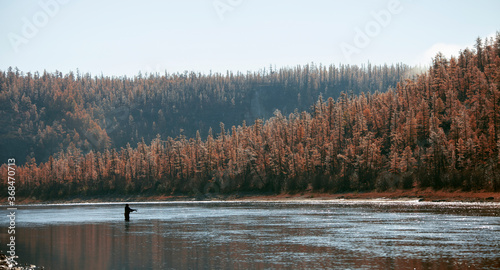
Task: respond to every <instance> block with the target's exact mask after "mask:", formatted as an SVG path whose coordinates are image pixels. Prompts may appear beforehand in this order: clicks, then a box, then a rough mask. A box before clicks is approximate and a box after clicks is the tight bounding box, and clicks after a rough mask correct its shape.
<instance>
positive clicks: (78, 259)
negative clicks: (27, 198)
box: [0, 201, 500, 269]
mask: <svg viewBox="0 0 500 270" xmlns="http://www.w3.org/2000/svg"><path fill="white" fill-rule="evenodd" d="M123 207H124V205H123V204H73V205H46V206H24V207H19V210H18V211H17V219H16V226H17V228H16V250H17V254H18V256H19V259H18V261H20V262H29V263H33V264H36V265H40V266H45V268H46V269H277V268H278V269H283V268H289V269H297V268H300V269H304V268H309V269H318V268H324V269H327V268H331V269H414V268H415V269H500V204H496V203H490V204H480V203H428V202H390V201H366V202H363V201H330V202H324V201H316V202H314V201H307V202H175V203H133V204H131V207H132V208H136V209H138V210H139V211H138V212H134V213H132V214H131V221H130V222H125V221H124V220H123ZM2 210H3V212H4V213H6V210H5V207H4V208H2ZM7 224H8V218H7V217H5V216H4V218H2V219H0V226H1V227H3V228H5V229H2V230H0V240H1V244H2V245H1V247H0V249H1V250H3V251H4V252H5V250H6V243H7V239H8V234H7V227H8V225H7Z"/></svg>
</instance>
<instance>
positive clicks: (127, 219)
mask: <svg viewBox="0 0 500 270" xmlns="http://www.w3.org/2000/svg"><path fill="white" fill-rule="evenodd" d="M134 211H137V210H136V209H132V208H130V207H129V206H128V204H126V205H125V221H129V220H130V212H134Z"/></svg>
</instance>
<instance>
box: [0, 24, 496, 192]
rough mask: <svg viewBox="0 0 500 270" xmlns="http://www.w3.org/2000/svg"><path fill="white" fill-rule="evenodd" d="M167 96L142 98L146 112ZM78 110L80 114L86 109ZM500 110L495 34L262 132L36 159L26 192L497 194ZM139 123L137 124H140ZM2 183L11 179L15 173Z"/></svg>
mask: <svg viewBox="0 0 500 270" xmlns="http://www.w3.org/2000/svg"><path fill="white" fill-rule="evenodd" d="M274 74H275V73H271V74H270V75H268V76H276V75H274ZM320 74H321V73H320ZM22 78H25V77H22ZM61 78H62V77H61ZM225 78H230V76H228V77H225ZM62 80H63V81H64V80H67V79H62ZM89 80H90V79H89ZM103 80H104V79H103ZM186 80H187V78H186ZM4 81H5V80H4ZM73 81H74V80H73ZM111 81H113V80H110V82H111ZM320 81H321V80H320ZM285 82H286V80H285ZM228 84H229V83H228ZM285 85H286V83H285ZM313 85H314V84H313ZM281 86H283V85H281ZM117 88H118V87H117ZM144 88H145V89H146V88H148V87H147V84H146V86H144ZM35 89H37V88H35ZM113 89H114V88H113ZM306 89H314V88H306ZM318 89H319V86H318ZM139 92H140V91H139ZM178 93H182V92H178ZM94 95H95V96H97V97H96V100H100V98H99V97H98V96H99V95H98V94H97V93H96V94H94ZM115 98H116V97H114V98H110V100H115ZM158 99H160V98H159V97H155V96H154V95H144V96H143V100H144V101H145V102H146V104H147V101H148V100H158ZM104 100H106V99H104ZM122 100H125V97H122ZM96 102H97V101H96ZM72 104H73V106H74V107H73V108H75V109H74V110H75V111H82V110H78V109H76V108H80V106H81V105H79V103H78V102H76V101H75V102H73V103H72ZM187 104H188V103H186V106H187ZM499 106H500V35H498V34H497V37H496V40H486V41H485V42H484V44H483V41H482V40H480V39H478V40H477V42H476V46H475V48H474V49H473V50H470V49H466V50H464V51H462V52H460V54H459V55H458V56H457V57H452V58H451V59H446V58H445V57H444V56H443V55H442V54H438V55H437V56H436V57H435V58H434V59H433V62H432V65H431V67H430V68H429V70H428V71H427V72H425V73H424V74H421V75H418V76H416V77H415V78H414V79H406V80H404V81H402V82H400V83H397V85H396V87H395V88H394V89H392V88H389V90H388V91H386V92H376V93H370V92H367V93H364V92H361V93H360V94H358V95H349V94H346V93H341V94H340V96H339V97H338V98H337V99H334V98H328V99H325V98H323V97H321V96H320V97H319V99H317V101H316V102H314V103H312V109H311V110H310V111H302V112H299V111H295V112H293V113H289V114H284V113H282V112H280V111H278V110H276V111H275V112H274V115H273V117H271V118H269V119H268V120H266V121H263V120H262V119H260V118H258V119H257V120H255V121H254V122H253V124H252V125H250V124H248V125H247V124H245V123H244V122H243V124H241V125H232V126H231V125H225V124H222V123H221V124H220V126H219V128H217V129H216V130H215V129H214V130H212V131H211V132H209V134H208V136H207V137H206V139H205V136H203V137H202V136H201V135H200V134H199V133H197V135H196V136H195V137H194V138H187V137H185V136H179V137H178V138H176V139H172V138H164V137H162V136H157V137H156V138H155V139H153V140H152V141H151V143H149V142H148V143H146V142H145V140H144V141H139V142H138V143H137V145H132V144H128V145H127V146H125V147H123V148H119V149H115V148H107V149H105V150H103V151H94V150H90V151H89V152H84V151H82V149H80V148H79V147H78V146H76V145H74V144H72V143H71V142H70V144H71V146H70V147H69V148H67V149H66V150H65V151H64V152H61V153H59V154H58V155H56V156H55V157H50V158H49V160H48V161H47V162H44V163H35V162H34V160H30V162H29V163H28V164H27V165H25V166H23V167H21V168H19V170H18V172H17V173H18V175H19V180H18V188H19V190H20V194H21V195H23V196H34V197H37V198H58V197H59V198H63V197H65V196H74V195H99V194H145V193H147V194H196V193H198V192H207V191H220V192H223V193H232V192H240V191H257V192H264V191H266V192H269V191H271V192H275V193H280V192H297V191H304V190H314V191H318V192H346V191H372V190H379V191H383V190H388V189H410V188H413V187H420V188H426V187H431V188H434V189H442V188H446V189H461V190H464V191H468V190H488V191H495V192H498V191H500V142H499V139H500V134H499V132H500V109H499ZM195 107H196V106H195ZM89 111H90V112H89V113H88V117H87V118H85V117H81V118H80V119H90V120H89V123H94V125H95V126H96V130H100V131H102V132H104V130H105V129H102V128H101V129H99V128H100V126H99V125H98V124H97V123H96V122H92V121H93V120H92V119H94V118H93V117H92V115H97V113H94V114H93V113H92V112H93V110H90V109H89ZM45 113H46V114H50V113H53V112H50V111H49V110H47V111H46V112H45ZM67 115H68V116H70V114H67ZM68 118H69V117H68ZM115 118H116V117H115ZM131 118H132V117H130V116H129V121H130V122H131V125H132V123H137V124H142V122H139V121H136V120H132V119H131ZM86 124H88V123H86ZM89 125H92V124H89ZM146 127H147V126H146ZM146 127H144V128H146ZM55 130H57V129H55ZM117 132H118V131H117ZM96 134H99V133H98V132H96ZM107 143H108V144H109V142H107ZM108 146H109V145H108ZM1 175H2V177H4V176H5V175H7V173H6V166H5V165H4V166H3V167H2V172H1ZM5 182H6V181H2V183H5Z"/></svg>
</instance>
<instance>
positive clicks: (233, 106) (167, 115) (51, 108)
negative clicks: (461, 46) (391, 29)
mask: <svg viewBox="0 0 500 270" xmlns="http://www.w3.org/2000/svg"><path fill="white" fill-rule="evenodd" d="M413 73H414V72H412V69H411V68H410V67H408V66H406V65H393V66H386V65H384V66H372V65H370V64H369V65H367V66H363V67H358V66H343V65H341V66H338V67H336V66H333V65H331V66H321V65H320V66H316V65H305V66H297V67H295V68H282V69H278V70H273V69H268V70H262V71H260V72H256V73H247V74H242V73H237V74H233V73H229V72H228V73H227V74H209V75H204V74H195V73H187V72H186V73H183V74H154V75H151V74H150V75H145V76H142V75H138V76H136V77H134V78H126V77H121V78H116V77H114V78H110V77H103V76H101V77H91V75H89V74H84V75H81V74H79V73H76V74H74V73H69V74H61V73H60V72H55V73H46V72H44V73H43V74H38V73H34V74H30V73H26V74H24V73H22V72H20V71H18V70H16V69H9V70H8V71H4V72H0V108H1V111H0V124H1V126H2V129H1V131H0V149H2V151H0V152H1V153H0V160H3V161H5V160H6V159H7V158H9V157H15V158H16V159H17V160H18V163H20V164H23V163H24V161H25V158H26V157H27V156H29V157H30V158H31V157H32V158H35V159H36V161H38V162H45V161H47V160H48V158H49V156H50V155H57V153H59V152H60V151H64V150H65V149H68V148H69V147H70V146H71V147H76V148H78V149H79V150H80V151H82V153H88V152H89V151H90V150H93V151H94V152H95V151H103V150H105V149H112V148H118V149H119V148H120V147H125V146H126V145H127V143H130V145H132V146H135V145H137V143H138V142H140V141H141V140H142V139H144V141H145V142H150V141H151V140H152V139H154V138H155V137H156V135H157V134H159V135H160V136H161V138H164V139H166V138H167V137H173V138H175V137H179V136H186V137H187V138H194V137H195V135H196V131H199V132H200V134H201V136H202V137H204V138H206V136H207V135H208V132H209V129H210V127H212V128H213V129H218V128H219V124H220V123H221V122H222V123H225V124H226V126H228V127H230V126H232V125H240V124H241V123H242V122H243V121H244V120H245V121H246V122H247V123H253V122H254V120H255V119H257V118H261V119H267V118H269V117H271V116H272V114H273V112H274V111H275V110H276V109H278V110H280V111H281V112H282V113H284V114H288V113H291V112H294V110H295V109H298V110H299V111H303V110H309V109H310V106H311V105H312V104H313V103H314V102H315V100H316V99H317V98H318V96H319V95H320V94H321V95H323V97H324V98H325V99H326V98H328V97H333V98H337V97H339V94H340V92H341V91H343V92H346V93H349V94H350V95H352V94H359V93H361V92H366V93H374V92H376V91H381V92H384V91H386V90H387V89H388V88H389V87H396V84H397V82H399V81H401V80H402V79H404V78H408V77H409V76H411V75H412V74H413ZM0 163H3V162H0Z"/></svg>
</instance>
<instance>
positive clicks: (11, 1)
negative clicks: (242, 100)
mask: <svg viewBox="0 0 500 270" xmlns="http://www.w3.org/2000/svg"><path fill="white" fill-rule="evenodd" d="M499 11H500V1H498V0H478V1H465V0H458V1H436V0H380V1H378V0H377V1H373V0H363V1H361V0H360V1H336V0H274V1H273V0H164V1H153V0H145V1H137V0H136V1H129V0H106V1H97V0H85V1H83V0H36V1H29V0H25V1H18V0H1V1H0V70H6V69H7V68H8V67H9V66H12V67H18V68H19V69H20V70H21V71H24V72H28V71H30V72H34V71H40V72H42V71H43V70H47V71H48V72H54V71H55V70H59V71H62V72H63V73H67V72H69V71H76V69H77V68H78V69H79V70H80V72H81V73H86V72H90V73H92V75H100V74H101V73H103V74H104V75H110V76H122V75H127V76H134V75H137V74H138V72H139V71H142V72H143V73H144V72H160V73H163V72H164V71H165V70H167V71H168V72H170V73H172V72H184V71H185V70H188V71H195V72H202V73H209V72H210V71H213V72H225V71H226V70H232V71H241V72H244V73H246V72H247V71H258V70H259V69H262V68H268V67H269V66H270V65H272V66H276V67H277V68H280V67H284V66H296V65H304V64H308V63H311V62H314V63H316V64H320V63H321V64H324V65H329V64H336V65H338V64H340V63H342V64H366V63H367V62H368V61H370V62H371V63H372V64H384V63H387V64H391V63H398V62H401V63H406V64H410V65H419V64H420V65H428V64H430V62H431V57H432V56H434V55H435V53H436V52H437V51H439V50H441V51H443V52H444V53H445V54H447V55H449V54H456V52H458V51H459V50H460V49H464V48H466V47H468V46H469V47H470V46H472V45H473V44H474V42H475V40H476V38H477V37H478V36H479V37H482V38H484V37H487V36H491V35H493V34H494V33H495V32H496V31H500V16H499V15H498V14H499Z"/></svg>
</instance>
